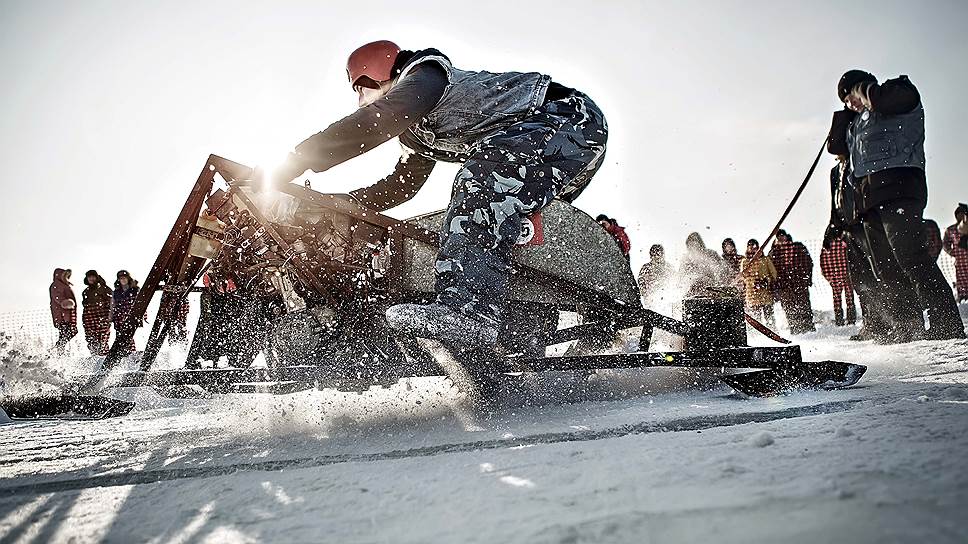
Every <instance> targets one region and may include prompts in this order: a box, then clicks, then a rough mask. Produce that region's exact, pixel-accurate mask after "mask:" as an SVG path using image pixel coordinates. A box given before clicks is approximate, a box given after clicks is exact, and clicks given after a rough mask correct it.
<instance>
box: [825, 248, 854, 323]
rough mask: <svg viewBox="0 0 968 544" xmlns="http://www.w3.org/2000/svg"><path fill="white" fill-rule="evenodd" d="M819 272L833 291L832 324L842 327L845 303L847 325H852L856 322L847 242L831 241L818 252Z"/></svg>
mask: <svg viewBox="0 0 968 544" xmlns="http://www.w3.org/2000/svg"><path fill="white" fill-rule="evenodd" d="M820 272H821V273H822V274H823V277H824V278H825V279H826V280H827V282H828V283H829V284H830V288H831V290H832V291H833V297H834V301H833V302H834V323H835V324H836V325H837V326H842V325H844V308H845V304H844V303H846V310H847V323H849V324H851V325H853V324H854V323H855V322H856V321H857V307H856V306H855V305H854V290H853V288H852V286H851V283H850V267H849V265H848V263H847V242H844V241H843V240H839V239H838V240H832V241H831V242H830V244H829V247H824V248H823V249H821V250H820ZM844 297H846V299H845V298H844Z"/></svg>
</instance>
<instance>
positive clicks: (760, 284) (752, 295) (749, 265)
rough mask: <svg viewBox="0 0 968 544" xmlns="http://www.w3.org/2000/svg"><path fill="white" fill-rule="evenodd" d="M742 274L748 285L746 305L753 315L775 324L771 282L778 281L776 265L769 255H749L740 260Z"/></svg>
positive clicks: (768, 323) (767, 322) (744, 281)
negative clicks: (754, 256)
mask: <svg viewBox="0 0 968 544" xmlns="http://www.w3.org/2000/svg"><path fill="white" fill-rule="evenodd" d="M740 276H741V277H742V278H743V283H744V284H745V285H746V307H747V308H748V309H749V311H750V313H751V314H752V315H753V317H755V318H757V319H760V320H762V321H763V322H764V323H766V324H767V325H770V326H773V325H774V323H775V321H774V318H773V302H774V301H773V292H772V291H771V290H770V286H771V284H772V283H773V282H774V281H776V278H777V273H776V267H775V266H773V261H772V260H770V258H769V257H766V256H764V255H762V254H760V255H759V256H758V257H756V258H753V255H747V256H746V257H743V258H742V260H741V261H740Z"/></svg>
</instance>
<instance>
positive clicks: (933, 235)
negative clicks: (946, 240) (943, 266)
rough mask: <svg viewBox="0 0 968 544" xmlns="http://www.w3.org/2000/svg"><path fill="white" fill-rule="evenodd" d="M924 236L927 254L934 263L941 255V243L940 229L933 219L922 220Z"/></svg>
mask: <svg viewBox="0 0 968 544" xmlns="http://www.w3.org/2000/svg"><path fill="white" fill-rule="evenodd" d="M923 221H924V236H925V237H926V238H927V239H928V253H929V254H931V257H933V258H934V260H935V261H937V260H938V257H939V256H940V255H941V248H942V245H943V244H942V241H941V229H940V228H938V224H937V223H935V221H934V219H924V220H923Z"/></svg>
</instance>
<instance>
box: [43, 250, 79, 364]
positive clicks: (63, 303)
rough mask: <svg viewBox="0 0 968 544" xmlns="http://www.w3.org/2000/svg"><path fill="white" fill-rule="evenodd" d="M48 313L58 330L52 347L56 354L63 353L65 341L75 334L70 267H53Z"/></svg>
mask: <svg viewBox="0 0 968 544" xmlns="http://www.w3.org/2000/svg"><path fill="white" fill-rule="evenodd" d="M50 314H51V317H52V318H53V320H54V327H57V332H58V335H57V342H56V343H55V344H54V349H55V350H57V354H58V355H63V354H64V350H65V349H66V348H67V343H68V342H70V341H71V338H74V337H75V336H77V299H76V298H74V290H73V289H72V288H71V271H70V269H66V270H65V269H63V268H55V269H54V281H52V282H51V284H50Z"/></svg>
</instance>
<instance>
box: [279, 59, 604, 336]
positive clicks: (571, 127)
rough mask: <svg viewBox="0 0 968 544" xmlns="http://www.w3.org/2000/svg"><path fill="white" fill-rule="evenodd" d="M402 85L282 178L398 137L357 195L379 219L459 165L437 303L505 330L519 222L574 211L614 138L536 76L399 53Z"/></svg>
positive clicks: (562, 91) (579, 96)
mask: <svg viewBox="0 0 968 544" xmlns="http://www.w3.org/2000/svg"><path fill="white" fill-rule="evenodd" d="M393 72H394V73H398V74H399V75H398V76H397V79H396V83H395V84H394V86H393V87H392V88H391V89H390V91H389V92H388V93H387V94H386V96H384V97H383V98H382V99H380V100H377V101H376V102H374V103H373V104H370V105H368V106H364V107H362V108H360V109H359V110H357V111H356V112H354V113H353V114H351V115H349V116H347V117H346V118H344V119H343V120H341V121H338V122H337V123H334V124H333V125H331V126H330V127H329V128H327V129H326V130H325V131H323V132H320V133H318V134H316V135H314V136H312V137H310V138H308V139H307V140H306V141H304V142H303V143H301V144H299V146H297V147H296V150H295V152H294V153H293V154H291V155H290V160H289V161H288V163H289V164H290V165H291V166H290V167H288V168H286V169H285V170H286V171H285V172H283V173H281V174H280V176H281V178H279V179H282V180H286V178H288V179H292V178H294V177H295V176H296V175H298V174H300V173H302V172H303V171H305V169H306V168H310V169H312V170H313V171H315V172H322V171H324V170H327V169H329V168H331V167H332V166H334V165H336V164H339V163H341V162H343V161H346V160H349V159H350V158H353V157H355V156H357V155H359V154H360V153H363V152H366V151H367V150H369V149H371V148H373V147H375V146H377V145H380V144H381V143H383V142H385V141H387V140H388V139H390V138H392V137H394V136H399V138H400V144H401V146H402V147H403V154H402V156H401V158H400V160H399V161H398V163H397V166H396V167H395V168H394V171H393V173H392V174H390V175H389V176H387V177H386V178H384V179H382V180H380V181H378V182H377V183H376V184H374V185H372V186H369V187H365V188H362V189H358V190H356V191H352V192H351V193H350V194H351V195H353V196H354V197H355V198H357V199H358V200H360V202H362V203H363V204H364V205H365V206H367V207H370V208H372V209H375V210H378V211H382V210H385V209H388V208H391V207H393V206H396V205H398V204H400V203H402V202H405V201H406V200H408V199H410V198H412V197H413V196H414V195H415V194H416V192H417V190H419V188H420V187H421V186H422V185H423V184H424V182H425V181H426V180H427V177H428V176H429V175H430V172H431V171H432V170H433V167H434V164H435V163H436V161H447V162H458V163H462V166H461V168H460V170H459V171H458V173H457V176H456V178H455V180H454V185H453V189H452V192H451V201H450V205H449V207H448V209H447V213H446V216H445V219H444V223H443V225H442V226H441V232H440V238H441V249H440V252H439V253H438V255H437V260H436V262H435V265H434V270H435V274H436V292H437V299H438V302H440V303H443V304H445V305H447V306H449V307H450V308H452V309H454V310H458V311H461V312H463V313H465V314H468V315H471V316H474V317H478V318H481V319H483V320H485V321H491V320H493V321H499V320H500V316H501V313H502V311H503V308H504V304H505V298H506V294H507V289H508V275H509V273H510V270H511V248H512V247H513V245H514V243H515V242H516V241H517V238H518V236H519V234H520V230H521V229H520V224H521V218H522V217H525V216H527V215H530V214H532V213H534V212H536V211H538V210H540V209H541V208H543V207H544V206H547V205H548V203H550V202H551V200H552V199H553V198H556V197H557V198H561V199H562V200H565V201H567V202H572V201H573V200H574V199H575V198H577V197H578V195H579V194H581V192H582V191H583V190H584V188H585V187H586V186H587V185H588V183H589V181H590V180H591V178H592V176H594V174H595V172H596V171H597V170H598V167H599V166H600V165H601V162H602V158H603V156H604V154H605V143H606V140H607V136H608V128H607V126H606V123H605V118H604V116H603V115H602V112H601V110H599V109H598V106H596V105H595V103H594V102H593V101H592V100H591V99H590V98H589V97H588V96H586V95H584V94H583V93H581V92H579V91H577V90H575V89H571V88H568V87H565V86H563V85H560V84H557V83H553V82H552V81H551V78H550V77H548V76H546V75H543V74H538V73H534V72H529V73H519V72H504V73H490V72H483V71H482V72H471V71H466V70H460V69H458V68H455V67H454V66H453V65H452V64H451V63H450V60H449V59H448V58H447V57H446V56H445V55H443V54H442V53H441V52H440V51H437V50H435V49H427V50H423V51H419V52H416V53H411V52H403V51H401V52H400V54H399V55H398V57H397V65H395V66H394V70H393Z"/></svg>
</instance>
